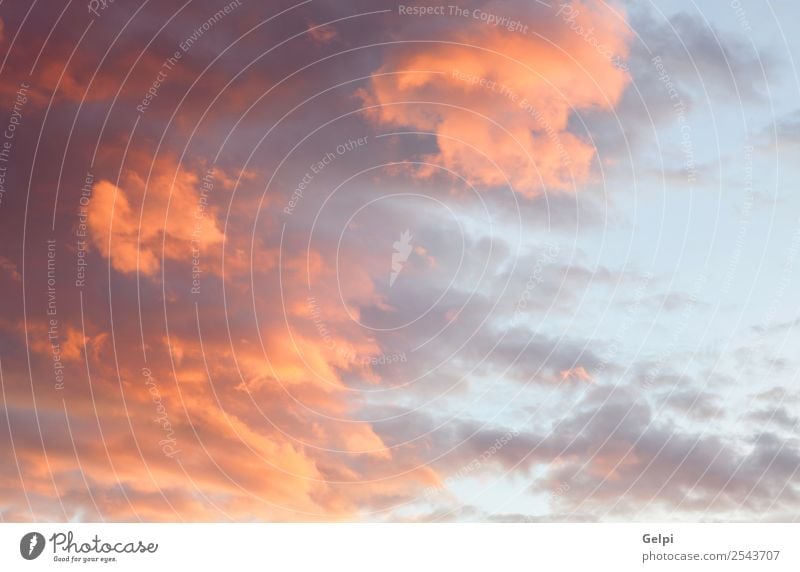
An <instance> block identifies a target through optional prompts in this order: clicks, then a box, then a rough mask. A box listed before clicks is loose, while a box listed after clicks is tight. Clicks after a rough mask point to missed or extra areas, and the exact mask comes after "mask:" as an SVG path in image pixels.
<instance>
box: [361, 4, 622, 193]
mask: <svg viewBox="0 0 800 572" xmlns="http://www.w3.org/2000/svg"><path fill="white" fill-rule="evenodd" d="M557 9H558V6H554V7H553V8H552V9H551V10H548V11H544V10H543V11H542V12H543V19H542V21H541V22H540V28H541V30H540V31H539V30H535V31H534V32H532V33H527V34H524V33H514V32H508V31H506V30H503V29H498V28H496V27H493V26H488V25H486V24H485V23H483V22H480V21H474V22H473V21H470V20H466V22H467V25H466V26H465V27H462V28H460V29H459V31H458V32H454V33H450V32H443V34H444V36H445V37H444V38H443V39H442V41H441V43H435V44H433V43H425V44H422V45H420V44H407V45H404V46H403V47H402V48H398V49H397V51H393V52H392V53H391V55H390V57H389V58H388V59H387V61H386V62H385V63H384V65H383V66H382V67H381V68H380V69H379V70H377V72H376V73H374V74H373V76H372V78H371V80H370V82H369V86H368V87H367V88H366V89H364V90H361V91H360V92H359V95H360V96H361V98H362V99H363V100H364V103H365V104H366V105H367V106H370V107H371V109H368V110H367V111H366V113H367V116H368V117H369V118H370V119H371V120H372V121H373V122H375V123H377V124H379V125H383V126H387V127H398V128H405V129H409V128H410V129H414V130H419V131H425V132H431V133H433V134H435V135H436V142H437V144H438V148H439V150H438V153H436V154H434V155H432V156H430V157H428V158H427V159H428V160H430V161H433V162H435V163H438V164H440V165H442V166H444V167H446V168H448V169H452V170H454V171H456V172H457V173H459V174H460V175H461V176H464V177H465V178H467V179H468V180H471V181H472V182H474V183H477V184H482V185H488V186H501V185H507V184H509V183H510V184H511V185H513V186H514V187H515V189H516V190H517V191H518V192H519V193H521V194H523V195H525V196H527V197H533V196H536V195H538V194H540V193H541V192H542V187H548V188H555V189H569V188H572V187H573V185H575V184H580V183H583V182H585V181H586V180H587V179H588V177H589V175H590V167H591V163H592V160H593V158H594V148H593V146H592V144H591V143H590V142H589V141H588V140H586V139H585V138H583V137H581V136H578V135H576V134H574V133H573V132H571V131H570V130H569V129H568V122H569V119H570V116H571V115H572V114H573V113H576V112H585V111H589V110H594V109H604V110H611V109H612V108H613V106H614V104H615V103H616V102H618V101H619V98H620V96H621V95H622V92H623V90H624V88H625V86H626V85H627V83H628V76H627V73H626V72H625V71H624V70H623V69H621V67H620V66H619V65H618V64H617V63H616V62H615V61H614V60H613V59H612V58H609V57H608V54H609V53H614V54H620V55H625V54H627V47H626V41H627V38H628V33H627V30H626V28H625V25H624V21H623V20H621V19H620V17H619V14H618V13H617V12H615V11H613V10H612V9H611V8H608V7H605V8H604V7H601V6H595V7H590V6H589V5H588V4H584V3H579V2H575V3H573V11H572V12H571V14H570V15H569V17H567V16H566V15H565V14H558V13H557ZM588 29H591V34H592V36H591V37H586V33H585V32H584V30H588ZM540 32H541V33H540ZM597 46H601V47H602V49H598V48H597ZM482 154H485V156H486V157H483V156H482ZM493 162H494V163H495V164H493ZM434 172H435V171H434V170H433V169H423V170H421V171H420V173H419V175H420V176H423V177H424V176H430V175H432V174H433V173H434ZM506 177H508V180H507V179H506Z"/></svg>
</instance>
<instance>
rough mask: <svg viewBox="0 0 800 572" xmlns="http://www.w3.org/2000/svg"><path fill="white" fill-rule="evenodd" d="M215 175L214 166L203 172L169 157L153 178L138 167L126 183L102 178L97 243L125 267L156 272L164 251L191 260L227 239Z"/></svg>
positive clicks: (95, 214) (94, 218)
mask: <svg viewBox="0 0 800 572" xmlns="http://www.w3.org/2000/svg"><path fill="white" fill-rule="evenodd" d="M213 181H214V175H213V172H212V173H207V174H206V175H204V176H203V177H202V178H201V177H200V176H198V175H196V174H195V173H193V172H191V171H188V170H186V169H184V168H182V167H176V166H175V165H174V164H173V163H171V162H169V161H162V162H161V163H159V164H158V165H156V168H155V173H154V175H153V177H152V178H151V179H150V181H149V183H147V182H146V181H145V180H144V179H143V178H142V177H141V176H140V175H139V174H138V173H137V172H135V171H127V172H126V174H125V176H124V182H123V185H122V187H117V186H116V185H114V184H113V183H111V182H110V181H107V180H101V181H98V182H97V183H96V184H95V186H94V189H93V194H92V200H91V203H90V205H89V209H88V210H89V218H88V227H89V231H90V238H91V241H92V244H93V245H94V246H95V247H96V248H97V250H98V251H99V252H100V253H101V254H102V256H104V257H105V258H109V259H111V264H112V265H113V267H114V269H115V270H117V271H119V272H122V273H132V272H135V271H136V270H137V269H138V271H139V272H141V273H143V274H146V275H153V274H155V273H156V272H157V271H158V270H159V269H160V267H161V263H160V260H161V258H162V256H163V257H165V258H170V259H173V260H178V261H185V262H186V263H190V262H191V259H192V251H193V250H196V251H198V252H201V251H206V250H208V249H209V247H211V246H215V245H218V244H220V243H221V242H222V231H221V230H220V228H219V223H218V222H217V218H216V212H215V210H214V209H213V208H212V207H211V206H210V202H209V195H210V194H211V193H212V192H213ZM226 181H227V179H226ZM162 237H163V252H162ZM212 269H213V267H212V268H208V270H212Z"/></svg>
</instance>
